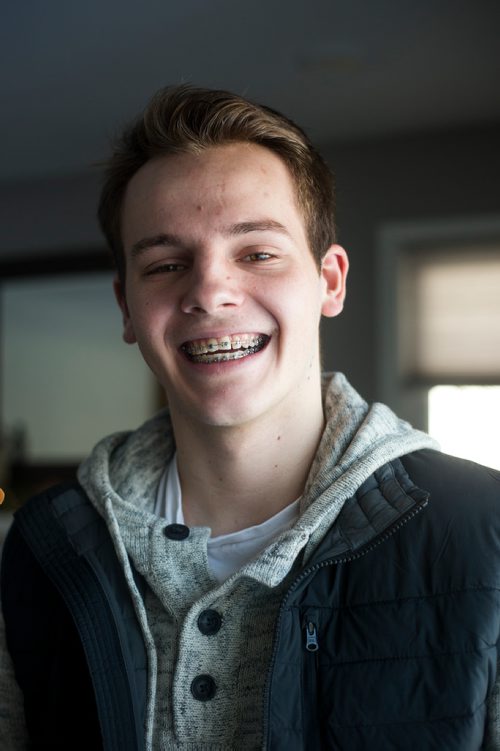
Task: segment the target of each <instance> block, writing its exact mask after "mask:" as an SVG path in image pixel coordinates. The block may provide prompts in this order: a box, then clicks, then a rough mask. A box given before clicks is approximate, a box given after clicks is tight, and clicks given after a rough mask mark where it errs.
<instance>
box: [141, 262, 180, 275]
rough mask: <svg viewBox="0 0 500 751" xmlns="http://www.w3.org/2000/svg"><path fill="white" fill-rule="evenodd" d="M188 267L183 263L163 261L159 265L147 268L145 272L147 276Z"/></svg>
mask: <svg viewBox="0 0 500 751" xmlns="http://www.w3.org/2000/svg"><path fill="white" fill-rule="evenodd" d="M185 268H186V266H185V264H183V263H174V262H172V261H171V262H170V263H161V264H159V265H158V266H153V268H151V269H147V270H146V272H145V275H146V276H153V275H154V274H169V273H172V272H175V271H184V269H185Z"/></svg>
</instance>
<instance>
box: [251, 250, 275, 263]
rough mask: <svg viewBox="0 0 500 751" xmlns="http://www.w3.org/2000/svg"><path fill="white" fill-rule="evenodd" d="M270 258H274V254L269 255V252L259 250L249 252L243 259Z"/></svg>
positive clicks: (259, 259)
mask: <svg viewBox="0 0 500 751" xmlns="http://www.w3.org/2000/svg"><path fill="white" fill-rule="evenodd" d="M271 258H274V256H272V255H271V253H265V252H264V251H259V252H256V253H249V254H248V255H247V256H245V258H244V260H245V261H269V260H270V259H271Z"/></svg>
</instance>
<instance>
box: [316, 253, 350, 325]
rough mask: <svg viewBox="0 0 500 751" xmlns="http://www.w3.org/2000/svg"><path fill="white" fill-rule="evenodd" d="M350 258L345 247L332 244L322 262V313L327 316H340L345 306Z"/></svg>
mask: <svg viewBox="0 0 500 751" xmlns="http://www.w3.org/2000/svg"><path fill="white" fill-rule="evenodd" d="M348 270H349V259H348V257H347V253H346V252H345V250H344V248H342V247H341V246H340V245H331V246H330V247H329V248H328V250H327V252H326V253H325V256H324V258H323V261H322V263H321V277H322V279H323V283H324V296H323V304H322V306H321V313H322V314H323V315H324V316H326V317H327V318H333V317H334V316H338V314H339V313H340V312H341V311H342V308H343V307H344V300H345V293H346V279H347V272H348Z"/></svg>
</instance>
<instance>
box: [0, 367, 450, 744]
mask: <svg viewBox="0 0 500 751" xmlns="http://www.w3.org/2000/svg"><path fill="white" fill-rule="evenodd" d="M323 394H324V412H325V419H326V427H325V430H324V433H323V436H322V439H321V442H320V445H319V447H318V451H317V454H316V457H315V460H314V462H313V465H312V467H311V470H310V473H309V477H308V480H307V483H306V486H305V488H304V493H303V495H302V497H301V501H300V515H299V519H298V520H297V522H296V524H295V525H294V526H293V527H292V528H291V529H289V530H287V531H285V532H282V533H281V534H280V535H279V536H278V537H277V538H276V539H275V540H274V541H273V542H272V543H271V544H270V545H269V546H268V547H267V548H266V549H265V550H264V551H263V552H262V553H261V554H260V555H259V556H258V557H257V558H256V559H255V560H253V561H251V562H250V563H248V564H246V565H245V566H244V567H243V568H241V569H240V570H239V571H238V572H237V573H235V574H234V575H233V576H231V577H230V578H229V579H227V580H226V581H225V582H223V583H222V584H219V583H218V582H217V581H216V580H215V578H214V577H213V575H212V574H211V572H210V569H209V566H208V562H207V540H208V538H209V536H210V529H208V528H202V527H198V528H193V529H191V531H190V535H189V537H188V538H187V539H185V540H182V541H176V540H170V539H168V538H167V537H166V536H165V535H164V533H163V530H164V528H165V526H166V521H165V519H163V518H158V517H157V516H155V515H154V513H153V509H154V505H155V498H156V490H157V486H158V482H159V479H160V476H161V474H162V472H163V470H164V468H165V466H166V463H167V462H168V461H169V460H170V458H171V456H172V454H173V451H174V448H175V446H174V438H173V435H172V431H171V425H170V421H169V418H168V413H167V412H166V411H163V412H161V413H160V414H159V415H157V416H156V417H154V418H153V419H151V420H149V421H148V422H146V423H145V424H144V425H143V426H142V427H141V428H139V429H138V430H136V431H135V432H132V433H119V434H115V435H112V436H110V437H108V438H105V439H104V440H103V441H101V442H100V443H99V444H97V446H96V447H95V449H94V450H93V452H92V454H91V455H90V457H89V458H88V459H87V460H86V461H85V462H84V463H83V464H82V466H81V468H80V471H79V480H80V482H81V484H82V485H83V487H84V488H85V490H86V492H87V493H88V495H89V497H90V499H91V501H92V503H93V504H94V505H95V507H96V508H97V510H98V511H99V513H100V514H101V515H102V516H103V517H104V519H105V520H106V523H107V525H108V528H109V530H110V533H111V536H112V539H113V543H114V546H115V549H116V552H117V554H118V557H119V559H120V560H121V562H122V565H123V567H124V570H125V574H126V577H127V581H128V584H129V587H130V591H131V594H132V598H133V601H134V605H135V609H136V613H137V616H138V619H139V623H140V624H141V628H142V631H143V635H144V641H145V644H146V649H147V654H148V663H149V665H148V667H149V671H148V676H149V685H148V711H147V719H146V728H145V733H146V748H147V749H148V751H153V750H154V751H157V750H158V751H159V749H172V750H173V749H179V750H180V749H183V750H188V749H189V750H190V751H229V750H230V749H235V748H237V749H239V750H240V749H241V750H244V749H256V748H260V747H261V745H262V731H263V692H264V686H265V682H266V677H267V671H268V666H269V662H270V654H271V645H272V636H273V629H274V623H275V619H276V615H277V612H278V606H279V603H280V600H281V598H282V596H283V594H284V591H285V590H286V588H287V586H288V585H289V583H290V580H291V578H292V577H293V576H294V575H295V574H296V571H297V567H298V565H299V560H300V565H303V563H304V562H306V561H307V559H308V558H309V557H310V555H311V553H312V551H313V550H314V549H315V547H316V546H317V544H318V542H319V541H320V540H321V539H322V537H323V535H324V534H325V532H326V530H327V529H328V528H329V527H330V526H331V525H332V523H333V522H334V521H335V519H336V517H337V515H338V514H339V512H340V510H341V508H342V505H343V504H344V502H345V501H346V500H347V499H348V498H350V497H351V496H352V495H353V494H354V493H355V492H356V490H357V489H358V488H359V486H360V485H361V484H362V483H363V482H364V480H366V479H367V478H368V477H369V476H370V475H371V474H372V473H373V472H374V471H375V470H376V469H378V468H379V467H381V466H382V465H383V464H385V463H386V462H388V461H391V460H393V459H395V458H397V457H399V456H402V455H404V454H407V453H409V452H412V451H416V450H418V449H422V448H436V445H435V443H434V441H433V440H432V439H431V438H430V437H429V436H427V435H426V434H424V433H421V432H420V431H416V430H414V429H412V428H411V426H410V425H409V424H408V423H406V422H404V421H402V420H400V419H398V418H397V417H396V416H395V415H394V414H393V412H391V410H390V409H389V408H388V407H386V406H384V405H382V404H374V405H372V406H371V407H370V406H368V404H367V403H366V402H365V401H364V400H363V399H362V398H361V397H360V396H359V395H358V394H357V393H356V391H355V390H354V389H353V388H352V387H351V386H350V385H349V384H348V382H347V381H346V379H345V378H344V376H342V375H341V374H336V375H334V376H333V377H331V378H330V377H325V379H324V383H323ZM299 554H301V555H300V556H299ZM129 556H130V558H131V559H132V561H133V563H134V566H135V567H136V568H137V570H138V571H139V572H140V573H141V574H142V575H143V576H144V577H145V579H146V581H147V582H148V584H149V591H148V594H147V596H146V598H145V600H144V601H143V599H142V597H141V596H140V594H139V592H138V591H137V588H136V585H135V582H134V579H133V576H132V572H131V569H130V564H129ZM206 609H215V610H217V611H218V613H220V614H221V615H222V618H223V627H222V628H221V629H220V630H219V631H218V632H217V634H215V635H212V636H207V635H204V634H202V633H201V632H200V629H199V628H198V626H197V619H198V616H199V615H200V613H201V612H202V611H204V610H206ZM0 659H1V662H2V664H3V665H5V668H4V680H3V681H2V682H1V683H0V721H1V724H2V725H3V724H4V722H5V719H6V718H7V720H8V725H9V727H10V728H11V732H12V734H11V735H10V736H9V738H10V739H11V740H13V739H14V737H18V738H20V737H21V731H20V730H19V728H20V727H21V726H22V721H20V719H19V712H18V711H17V713H16V711H14V709H13V701H15V699H16V693H15V689H16V688H17V687H14V686H13V684H12V678H11V675H12V673H11V666H10V665H9V664H8V656H6V654H5V651H3V654H2V649H0ZM201 674H209V675H211V676H213V677H214V678H215V681H216V685H217V692H216V695H215V697H214V698H213V699H212V700H211V701H205V702H204V701H198V700H196V699H195V698H194V696H193V694H192V693H191V683H192V681H193V678H194V677H196V676H198V675H201ZM5 676H6V677H5ZM9 676H10V677H9ZM17 698H19V697H17ZM6 704H7V706H6ZM4 727H6V726H5V725H4ZM16 728H17V731H16ZM4 737H5V738H6V739H7V736H4ZM0 740H2V732H0ZM2 748H6V749H8V748H12V749H17V748H23V745H17V744H15V743H13V744H12V745H5V746H2Z"/></svg>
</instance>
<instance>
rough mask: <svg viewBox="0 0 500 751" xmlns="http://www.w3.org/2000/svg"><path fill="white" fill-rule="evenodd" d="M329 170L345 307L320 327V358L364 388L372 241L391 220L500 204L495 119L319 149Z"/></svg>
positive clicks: (369, 389) (490, 209) (369, 345)
mask: <svg viewBox="0 0 500 751" xmlns="http://www.w3.org/2000/svg"><path fill="white" fill-rule="evenodd" d="M323 153H324V154H325V156H326V157H327V159H328V161H329V163H330V164H331V166H332V167H333V169H334V171H335V174H336V181H337V190H338V211H337V216H338V226H339V240H340V242H341V244H342V245H344V247H345V248H346V249H347V251H348V252H349V256H350V261H351V269H350V274H349V285H348V296H347V302H346V307H345V310H344V312H343V313H342V315H341V316H340V318H337V319H333V320H330V321H327V322H325V325H324V327H323V352H324V363H325V366H326V367H327V368H328V369H335V370H342V371H344V372H345V373H347V374H348V375H349V377H350V379H351V381H352V383H353V385H355V386H356V387H357V388H358V389H359V390H360V391H361V392H362V393H363V395H364V396H365V397H366V398H368V399H370V400H372V399H375V398H380V395H379V393H378V387H377V351H376V350H377V347H376V327H377V311H376V302H375V300H376V291H377V290H376V288H377V284H376V281H377V280H376V262H377V259H376V244H377V232H378V230H379V228H380V227H381V226H383V225H384V224H386V223H391V222H396V221H397V222H401V221H407V220H408V221H411V222H416V221H417V222H418V221H423V222H425V221H426V220H432V219H434V220H437V219H440V218H453V217H455V218H457V219H458V218H464V217H474V216H477V215H482V214H491V213H497V214H498V213H499V212H500V181H499V175H500V126H498V127H495V128H491V127H488V128H483V129H475V130H470V131H456V132H451V133H440V134H433V135H426V136H414V137H405V138H392V139H384V140H377V141H371V142H365V143H362V144H359V143H358V144H356V143H342V144H334V145H331V146H329V147H328V148H324V149H323Z"/></svg>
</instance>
